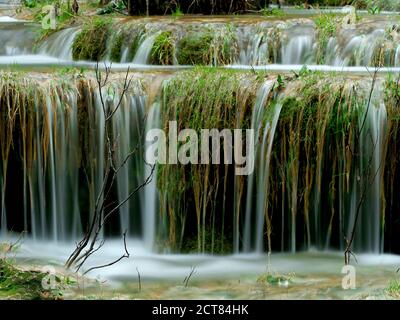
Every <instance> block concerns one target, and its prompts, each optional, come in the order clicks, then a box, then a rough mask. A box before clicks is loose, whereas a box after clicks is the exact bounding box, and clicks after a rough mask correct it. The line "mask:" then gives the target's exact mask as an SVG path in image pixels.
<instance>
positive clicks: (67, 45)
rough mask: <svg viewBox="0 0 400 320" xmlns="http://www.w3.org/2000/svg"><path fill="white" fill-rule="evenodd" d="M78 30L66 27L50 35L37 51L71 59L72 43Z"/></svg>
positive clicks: (63, 58)
mask: <svg viewBox="0 0 400 320" xmlns="http://www.w3.org/2000/svg"><path fill="white" fill-rule="evenodd" d="M78 32H79V30H78V29H77V28H67V29H64V30H61V31H59V32H56V33H54V34H52V35H50V36H49V37H48V38H47V39H46V40H44V41H43V43H42V44H41V45H40V47H39V49H38V53H40V54H44V55H49V56H53V57H56V58H59V59H62V60H72V44H73V42H74V40H75V37H76V35H77V34H78Z"/></svg>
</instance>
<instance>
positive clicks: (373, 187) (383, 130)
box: [347, 89, 390, 253]
mask: <svg viewBox="0 0 400 320" xmlns="http://www.w3.org/2000/svg"><path fill="white" fill-rule="evenodd" d="M363 107H364V110H363V116H362V117H361V119H360V120H359V126H360V130H361V137H360V145H359V147H358V148H359V153H360V155H361V156H360V157H358V163H357V164H356V167H355V173H354V176H353V179H352V188H351V191H350V212H349V216H348V230H347V237H348V238H349V237H350V235H351V232H352V227H353V225H354V221H355V219H356V216H357V214H359V218H358V221H357V229H356V233H355V240H354V247H355V248H356V250H360V251H363V252H374V253H379V252H381V251H382V249H383V241H382V240H383V239H382V236H381V235H382V232H381V226H382V225H383V222H382V219H383V212H382V209H383V205H382V195H383V189H382V188H383V186H382V183H381V178H382V174H383V167H384V154H383V151H384V141H385V137H386V134H387V112H386V107H385V105H384V103H383V98H382V93H381V92H380V90H378V89H376V90H374V92H373V94H372V98H371V103H370V104H368V102H366V104H365V106H363ZM389 152H390V150H389ZM362 197H364V199H365V200H364V201H362V200H360V199H362ZM361 201H362V203H361V206H360V202H361ZM358 212H359V213H358Z"/></svg>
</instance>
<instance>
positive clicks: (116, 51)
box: [110, 32, 124, 62]
mask: <svg viewBox="0 0 400 320" xmlns="http://www.w3.org/2000/svg"><path fill="white" fill-rule="evenodd" d="M123 42H124V35H123V33H122V32H120V33H118V34H117V35H116V36H115V38H114V39H113V41H112V44H111V50H110V59H111V61H114V62H120V61H121V56H122V44H123Z"/></svg>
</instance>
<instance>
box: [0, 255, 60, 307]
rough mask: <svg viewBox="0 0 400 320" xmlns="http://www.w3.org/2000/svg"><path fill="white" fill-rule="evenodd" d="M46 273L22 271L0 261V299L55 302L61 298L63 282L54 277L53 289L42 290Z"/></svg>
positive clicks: (6, 262)
mask: <svg viewBox="0 0 400 320" xmlns="http://www.w3.org/2000/svg"><path fill="white" fill-rule="evenodd" d="M46 277H48V274H47V273H43V272H40V271H32V270H30V271H24V270H21V269H18V268H16V267H15V266H14V265H13V264H12V263H11V262H10V261H8V260H6V259H0V297H2V298H8V299H24V300H56V299H60V298H62V295H63V292H62V287H63V280H62V279H61V278H60V277H58V276H55V278H54V280H55V284H56V285H55V288H54V289H50V290H47V289H44V288H43V286H42V281H43V280H44V281H46V279H45V278H46Z"/></svg>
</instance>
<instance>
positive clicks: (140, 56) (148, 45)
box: [133, 34, 157, 64]
mask: <svg viewBox="0 0 400 320" xmlns="http://www.w3.org/2000/svg"><path fill="white" fill-rule="evenodd" d="M156 37H157V34H152V35H150V36H147V37H145V39H144V41H143V42H142V43H141V45H140V46H139V49H138V50H137V52H136V54H135V57H134V59H133V63H134V64H148V63H149V60H150V54H151V49H153V45H154V41H155V40H156Z"/></svg>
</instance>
